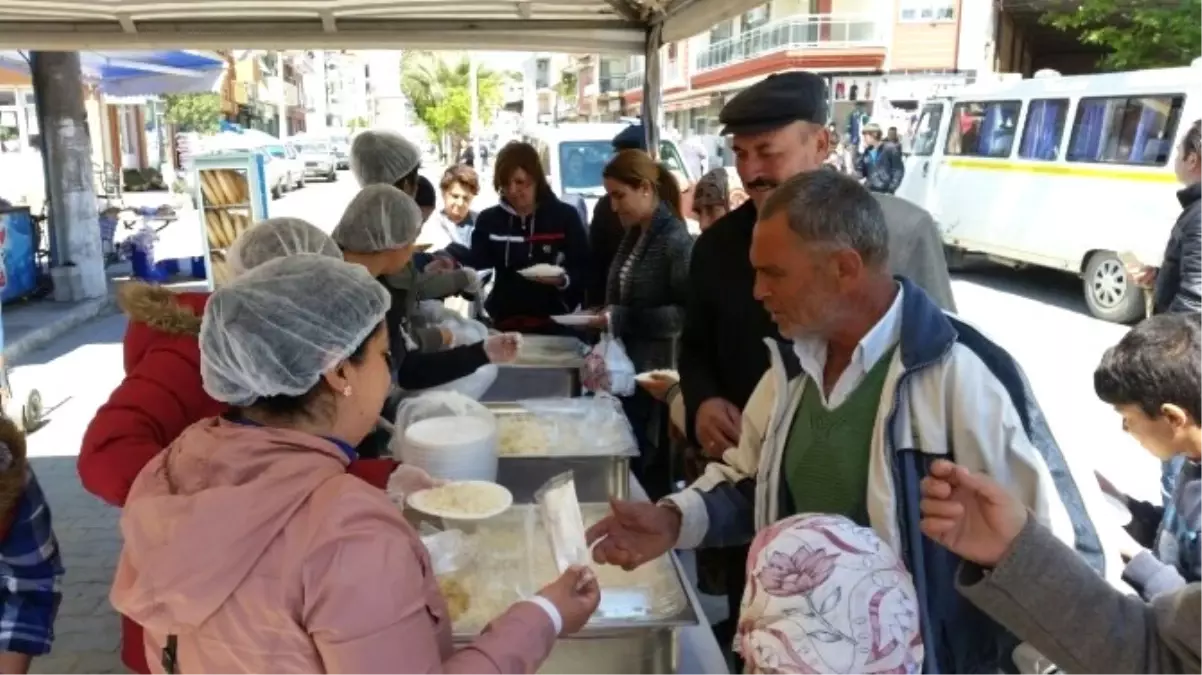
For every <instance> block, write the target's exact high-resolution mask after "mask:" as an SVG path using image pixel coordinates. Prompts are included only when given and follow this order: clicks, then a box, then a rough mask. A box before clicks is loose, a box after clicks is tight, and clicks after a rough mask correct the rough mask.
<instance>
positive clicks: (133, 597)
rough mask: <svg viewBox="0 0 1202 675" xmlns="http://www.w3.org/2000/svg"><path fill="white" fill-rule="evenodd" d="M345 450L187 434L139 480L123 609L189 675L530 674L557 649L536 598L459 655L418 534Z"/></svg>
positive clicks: (238, 431)
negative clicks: (357, 473) (174, 641)
mask: <svg viewBox="0 0 1202 675" xmlns="http://www.w3.org/2000/svg"><path fill="white" fill-rule="evenodd" d="M347 463H348V459H347V456H346V455H345V454H344V453H343V452H342V450H340V449H339V447H338V446H337V445H335V444H334V443H332V442H329V441H327V440H324V439H322V438H318V437H316V436H312V435H309V434H304V433H300V432H294V431H285V430H280V429H270V428H264V427H254V426H245V425H240V424H236V423H232V422H229V421H226V420H222V419H219V418H212V419H206V420H201V421H200V422H197V423H196V424H194V425H192V426H191V427H188V428H187V429H186V430H185V431H184V432H183V434H181V435H180V437H179V438H178V439H177V440H176V441H175V443H173V444H172V445H171V446H170V447H169V448H167V450H166V451H164V452H162V453H160V454H159V455H158V456H157V457H155V459H154V460H152V461H151V462H150V464H148V465H147V466H146V468H145V469H143V470H142V472H141V473H140V474H139V475H138V478H137V480H135V481H134V484H133V487H132V488H131V489H130V492H129V498H128V499H127V501H126V503H125V509H124V510H123V511H122V514H121V533H122V535H123V537H124V539H125V547H124V548H123V549H122V551H121V559H120V561H119V562H118V566H117V576H116V580H115V581H114V583H113V590H112V593H111V599H112V602H113V606H114V607H116V608H117V610H118V611H120V612H121V613H123V614H125V615H127V616H129V617H130V618H132V619H133V620H134V621H137V622H138V623H140V624H141V625H143V626H144V627H145V628H146V637H145V640H146V651H147V656H148V658H149V661H150V664H151V669H152V670H153V672H163V671H162V656H161V654H162V648H163V645H164V644H165V643H166V636H167V635H168V634H175V635H177V636H178V649H177V662H178V668H179V670H180V672H185V673H187V672H193V673H198V672H216V673H265V672H275V673H318V672H325V673H396V672H406V673H437V672H448V673H523V672H533V671H534V670H535V669H536V668H537V667H538V666H539V665H540V664H541V663H542V662H543V660H544V659H545V658H546V657H547V655H548V654H549V653H550V651H551V648H552V646H554V643H555V638H556V636H555V628H554V626H553V625H552V622H551V619H550V618H549V617H548V615H547V613H546V612H544V611H543V609H542V608H540V607H539V606H537V605H535V604H533V603H529V602H522V603H518V604H516V605H514V606H513V607H512V608H510V609H509V611H507V612H505V613H504V614H502V615H501V616H500V617H498V618H497V619H496V620H495V621H494V622H493V623H492V624H491V625H490V626H489V627H488V628H487V629H485V631H484V632H483V633H482V634H481V635H480V636H479V637H477V638H476V640H475V641H474V642H473V643H472V644H471V645H469V646H467V647H465V648H463V649H461V650H459V651H454V649H453V647H452V645H451V626H450V621H449V620H448V618H447V607H446V602H445V601H444V600H443V598H442V595H441V594H440V593H439V591H438V585H437V583H436V582H435V579H434V576H433V574H432V572H431V568H430V559H429V556H428V554H427V553H426V549H425V547H424V546H422V543H421V540H420V539H419V537H418V536H417V533H416V532H415V531H414V530H413V528H412V527H411V526H410V525H409V524H408V523H407V522H406V521H405V520H404V519H403V518H402V517H401V514H400V513H399V512H398V511H397V508H396V507H395V506H393V505H392V503H391V502H390V501H389V500H388V497H387V496H386V495H385V494H384V493H383V492H381V491H380V490H378V489H376V488H373V487H371V486H369V485H368V484H366V483H364V482H363V481H361V480H359V479H358V478H355V477H353V476H349V475H347V473H346V466H347Z"/></svg>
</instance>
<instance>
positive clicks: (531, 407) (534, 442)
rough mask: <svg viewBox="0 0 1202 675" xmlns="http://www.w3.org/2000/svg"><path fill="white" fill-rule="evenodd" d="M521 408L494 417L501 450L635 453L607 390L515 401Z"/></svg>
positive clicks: (627, 426) (618, 405)
mask: <svg viewBox="0 0 1202 675" xmlns="http://www.w3.org/2000/svg"><path fill="white" fill-rule="evenodd" d="M517 405H518V406H519V407H520V408H521V409H522V413H519V414H518V415H516V416H513V415H509V416H501V417H499V418H498V419H497V436H498V438H497V453H498V454H500V455H502V456H521V455H526V456H533V455H552V456H581V455H586V456H592V455H617V456H626V457H637V456H638V454H639V449H638V443H637V442H636V441H635V438H634V430H633V429H632V428H631V426H630V420H629V419H628V418H627V417H626V413H625V412H624V411H623V410H622V404H621V402H620V401H618V399H616V398H614V397H613V396H610V395H609V394H598V395H596V396H588V397H580V398H545V399H528V400H525V401H518V402H517Z"/></svg>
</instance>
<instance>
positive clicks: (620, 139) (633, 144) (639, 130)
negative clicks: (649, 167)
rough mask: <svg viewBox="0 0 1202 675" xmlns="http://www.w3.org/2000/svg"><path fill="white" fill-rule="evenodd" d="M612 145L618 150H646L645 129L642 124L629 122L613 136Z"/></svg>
mask: <svg viewBox="0 0 1202 675" xmlns="http://www.w3.org/2000/svg"><path fill="white" fill-rule="evenodd" d="M612 142H613V146H614V147H615V148H617V149H618V150H644V151H645V150H646V149H647V130H646V129H644V128H643V125H642V124H631V125H630V126H628V127H626V128H625V129H623V130H621V131H619V132H618V135H617V136H614V140H613V141H612Z"/></svg>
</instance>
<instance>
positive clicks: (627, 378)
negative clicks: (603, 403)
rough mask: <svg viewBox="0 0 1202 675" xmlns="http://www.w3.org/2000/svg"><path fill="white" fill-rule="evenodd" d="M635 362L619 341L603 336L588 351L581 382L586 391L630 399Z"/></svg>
mask: <svg viewBox="0 0 1202 675" xmlns="http://www.w3.org/2000/svg"><path fill="white" fill-rule="evenodd" d="M635 375H637V372H636V371H635V369H634V362H633V361H631V360H630V357H629V356H628V355H627V354H626V347H625V346H624V345H623V344H622V340H620V339H619V338H616V337H614V336H613V335H610V334H609V333H606V334H604V335H602V336H601V341H600V342H598V343H597V344H596V346H594V347H593V348H592V350H591V351H589V353H588V356H586V357H585V358H584V365H583V366H582V367H581V369H580V381H581V383H582V384H584V387H585V389H588V390H589V391H592V392H596V393H608V394H614V395H615V396H630V395H631V394H633V393H634V390H635V387H636V386H637V383H636V382H635Z"/></svg>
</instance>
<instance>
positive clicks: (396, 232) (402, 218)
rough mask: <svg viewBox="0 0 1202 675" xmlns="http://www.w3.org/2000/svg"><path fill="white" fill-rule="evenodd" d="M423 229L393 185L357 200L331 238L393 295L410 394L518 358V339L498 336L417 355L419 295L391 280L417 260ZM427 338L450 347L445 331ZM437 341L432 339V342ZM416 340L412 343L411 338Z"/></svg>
mask: <svg viewBox="0 0 1202 675" xmlns="http://www.w3.org/2000/svg"><path fill="white" fill-rule="evenodd" d="M420 228H421V214H420V213H419V211H418V207H417V204H416V203H415V202H414V201H413V200H412V199H410V198H409V197H408V196H407V195H405V194H404V193H403V192H401V191H400V190H398V189H396V188H394V187H391V186H388V185H369V186H367V187H365V188H363V190H362V191H360V192H359V194H358V195H356V196H355V198H354V199H353V200H351V203H350V205H348V206H347V208H346V212H345V213H344V214H343V215H342V220H341V221H339V223H338V226H337V227H335V228H334V231H333V232H332V233H331V235H332V236H333V238H334V241H335V242H337V243H338V245H339V246H340V247H341V248H342V255H343V257H344V258H345V259H346V260H347V261H349V262H355V263H359V264H360V265H363V266H364V267H366V268H367V269H368V271H369V272H370V273H371V275H372V276H373V277H376V278H377V279H379V280H380V283H381V284H382V285H383V286H384V287H385V288H386V289H387V290H388V292H389V295H390V297H391V303H390V307H389V310H388V317H387V319H386V321H385V322H386V323H387V325H388V334H389V342H390V344H391V345H392V353H393V369H394V372H395V373H396V383H397V385H398V386H400V387H402V388H404V389H410V390H415V389H428V388H430V387H436V386H438V385H441V384H446V383H447V382H451V381H454V380H458V379H459V378H462V377H466V376H468V375H471V374H472V373H474V372H476V370H477V369H479V368H480V367H482V366H485V365H488V364H489V363H506V362H509V361H513V360H514V359H515V358H517V350H518V336H517V335H513V334H508V335H494V336H491V337H489V338H488V339H486V340H484V341H482V342H478V343H476V344H471V345H465V346H461V347H453V348H451V349H446V350H443V351H436V352H429V353H423V352H420V351H417V345H418V344H419V342H418V341H417V340H416V338H415V337H414V334H413V333H414V332H413V331H412V329H413V328H414V326H413V325H412V323H411V321H410V319H411V317H412V316H414V315H416V314H417V313H418V311H417V300H418V297H417V294H416V293H413V292H409V291H406V290H404V289H399V288H396V287H395V286H394V285H393V284H391V283H389V282H388V281H387V278H388V277H390V276H392V275H396V274H400V273H402V272H403V271H404V270H405V269H406V268H407V267H408V265H409V261H410V259H411V258H412V257H413V247H414V243H415V242H416V241H417V235H418V232H419V230H420ZM425 335H426V336H427V337H426V338H425V339H428V340H429V339H432V340H435V341H437V342H438V343H440V345H445V344H448V343H450V342H451V341H450V340H447V339H446V338H445V337H444V336H443V335H442V333H441V332H440V330H439V329H437V328H434V329H430V331H427V332H426V333H425ZM431 336H432V337H431ZM411 338H413V339H414V340H415V341H414V342H413V343H412V344H410V342H409V341H410V339H411Z"/></svg>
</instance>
